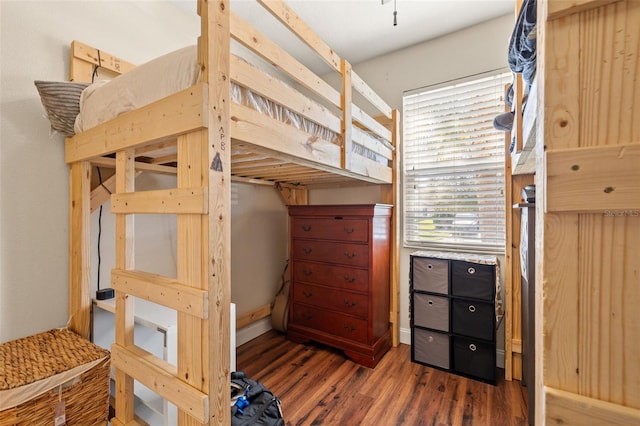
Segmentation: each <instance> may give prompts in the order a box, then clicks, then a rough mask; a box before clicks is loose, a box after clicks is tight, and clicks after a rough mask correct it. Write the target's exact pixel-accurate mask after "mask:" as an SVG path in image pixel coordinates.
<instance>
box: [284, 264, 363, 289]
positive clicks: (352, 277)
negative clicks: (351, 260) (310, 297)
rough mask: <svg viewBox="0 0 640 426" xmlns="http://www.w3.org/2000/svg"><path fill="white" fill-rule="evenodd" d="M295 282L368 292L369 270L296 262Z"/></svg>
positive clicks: (294, 270)
mask: <svg viewBox="0 0 640 426" xmlns="http://www.w3.org/2000/svg"><path fill="white" fill-rule="evenodd" d="M293 281H294V282H295V283H299V282H305V283H314V284H322V285H327V286H331V287H336V288H341V289H346V290H354V291H361V292H368V291H369V270H367V269H357V268H350V267H348V266H332V265H327V264H324V263H312V262H296V263H295V264H294V265H293Z"/></svg>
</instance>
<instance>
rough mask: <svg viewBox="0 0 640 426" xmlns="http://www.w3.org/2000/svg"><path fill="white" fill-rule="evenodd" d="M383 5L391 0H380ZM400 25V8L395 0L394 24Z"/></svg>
mask: <svg viewBox="0 0 640 426" xmlns="http://www.w3.org/2000/svg"><path fill="white" fill-rule="evenodd" d="M380 1H381V3H382V4H383V5H385V4H387V3H389V2H390V1H391V0H380ZM397 25H398V8H397V6H396V0H393V26H394V27H395V26H397Z"/></svg>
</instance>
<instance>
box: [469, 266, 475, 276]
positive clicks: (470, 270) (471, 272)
mask: <svg viewBox="0 0 640 426" xmlns="http://www.w3.org/2000/svg"><path fill="white" fill-rule="evenodd" d="M467 272H468V273H470V274H471V275H473V274H475V273H476V268H473V267H469V269H467Z"/></svg>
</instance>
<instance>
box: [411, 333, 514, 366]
mask: <svg viewBox="0 0 640 426" xmlns="http://www.w3.org/2000/svg"><path fill="white" fill-rule="evenodd" d="M400 343H404V344H405V345H411V329H410V328H401V329H400ZM496 367H498V368H504V350H503V349H496Z"/></svg>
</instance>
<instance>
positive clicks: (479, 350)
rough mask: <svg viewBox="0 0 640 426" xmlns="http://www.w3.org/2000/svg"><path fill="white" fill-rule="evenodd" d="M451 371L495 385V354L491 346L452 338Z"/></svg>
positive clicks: (480, 342)
mask: <svg viewBox="0 0 640 426" xmlns="http://www.w3.org/2000/svg"><path fill="white" fill-rule="evenodd" d="M452 339H453V345H452V350H453V357H452V358H453V369H454V370H455V371H456V372H458V373H461V374H464V375H469V376H472V377H475V378H478V379H481V380H486V381H488V382H490V383H493V384H495V382H496V352H495V348H494V346H493V344H491V343H487V342H482V341H478V340H475V339H467V338H464V337H457V336H453V337H452Z"/></svg>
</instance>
